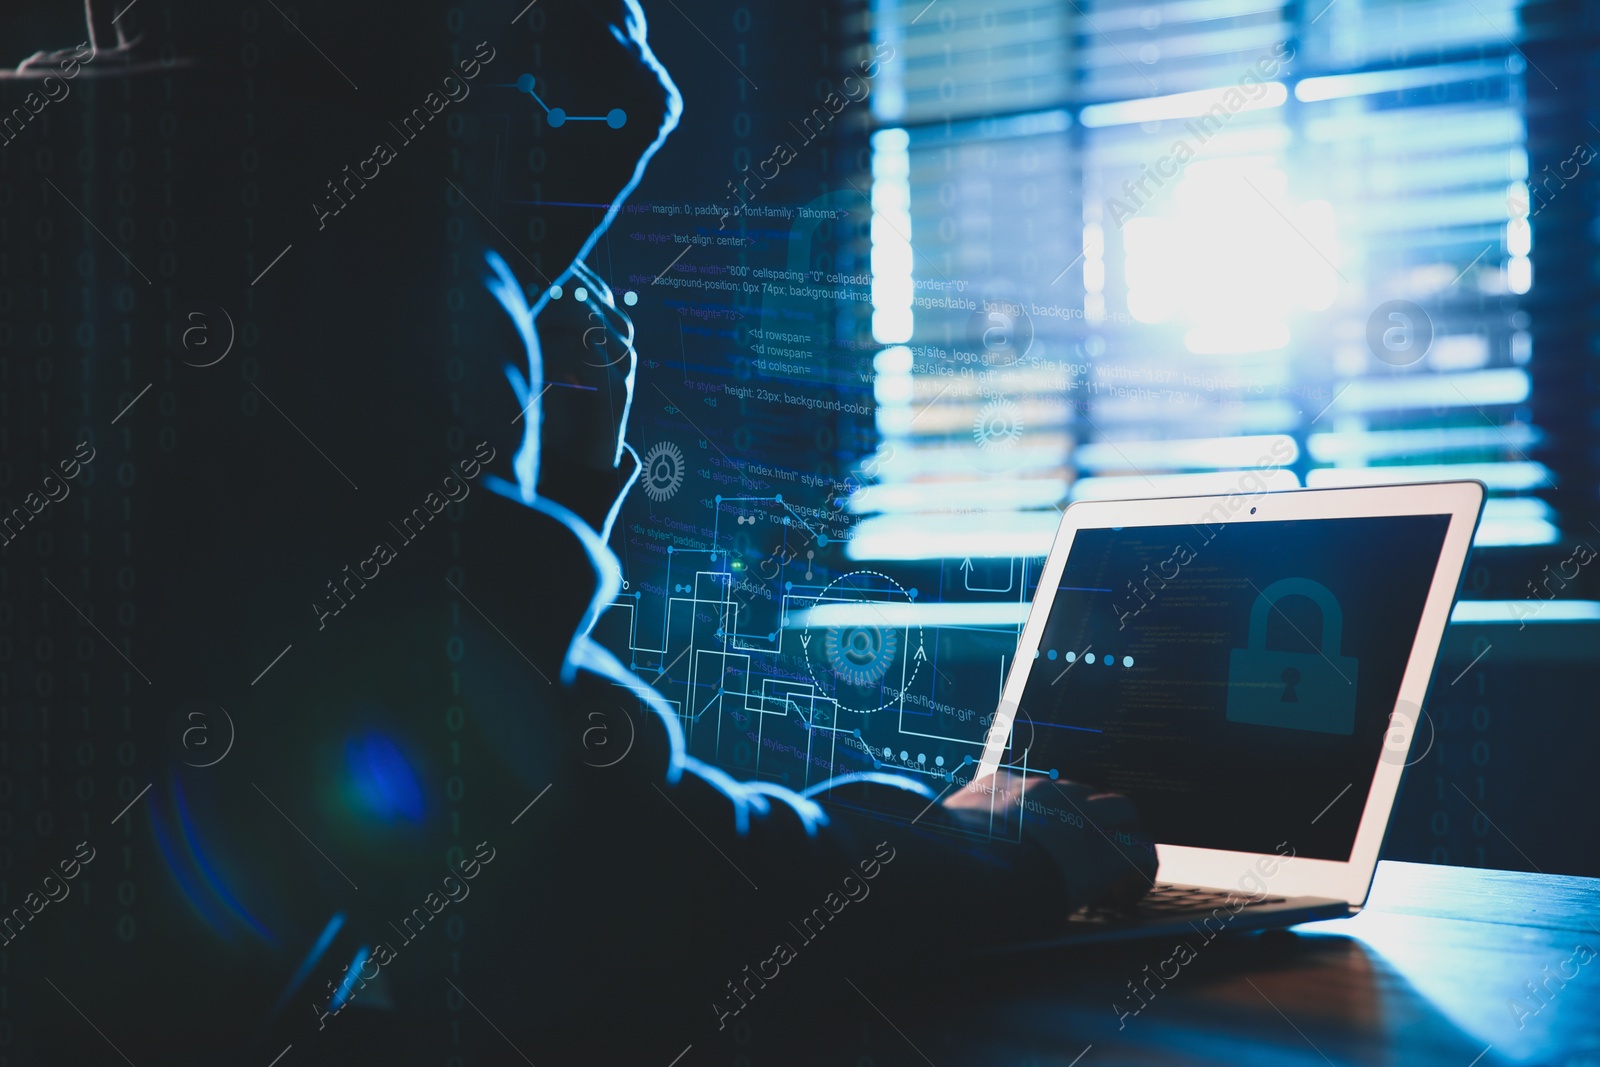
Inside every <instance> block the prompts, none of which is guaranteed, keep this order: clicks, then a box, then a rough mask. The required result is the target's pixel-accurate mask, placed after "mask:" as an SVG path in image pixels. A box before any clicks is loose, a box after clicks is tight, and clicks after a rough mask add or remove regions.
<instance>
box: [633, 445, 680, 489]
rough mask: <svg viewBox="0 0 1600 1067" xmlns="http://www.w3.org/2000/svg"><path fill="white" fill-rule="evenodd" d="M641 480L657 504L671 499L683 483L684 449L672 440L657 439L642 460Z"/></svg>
mask: <svg viewBox="0 0 1600 1067" xmlns="http://www.w3.org/2000/svg"><path fill="white" fill-rule="evenodd" d="M641 466H642V467H643V469H642V470H641V471H640V472H639V481H640V482H641V483H643V485H644V495H645V496H647V497H649V498H650V499H651V500H654V501H655V502H656V503H657V504H659V503H661V502H662V501H664V500H670V499H671V498H672V495H673V494H674V493H676V492H677V491H678V487H679V486H681V485H682V484H683V469H684V464H683V450H682V449H680V448H679V447H678V446H677V445H675V444H673V443H672V442H671V441H657V442H656V443H655V444H654V445H652V446H650V451H648V452H646V453H645V454H644V459H643V460H642V461H641Z"/></svg>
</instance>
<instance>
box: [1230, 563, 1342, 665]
mask: <svg viewBox="0 0 1600 1067" xmlns="http://www.w3.org/2000/svg"><path fill="white" fill-rule="evenodd" d="M1286 596H1304V597H1310V598H1311V599H1312V600H1314V601H1316V604H1317V608H1318V609H1319V610H1320V611H1321V612H1322V654H1323V655H1324V656H1327V657H1328V658H1329V659H1333V658H1335V657H1337V656H1339V655H1340V654H1341V652H1340V650H1341V648H1342V646H1343V637H1344V609H1343V608H1341V607H1340V606H1339V601H1338V599H1337V598H1336V597H1335V596H1334V595H1333V594H1332V593H1331V592H1329V591H1328V587H1327V586H1325V585H1322V584H1321V583H1319V582H1313V581H1312V580H1311V579H1310V578H1280V579H1278V580H1277V581H1275V582H1273V583H1272V584H1271V585H1269V586H1267V587H1266V588H1265V589H1263V590H1261V595H1260V596H1258V597H1256V602H1255V603H1254V604H1252V605H1251V606H1250V636H1249V646H1250V647H1251V648H1252V649H1261V650H1263V651H1265V650H1266V647H1267V615H1268V614H1269V613H1270V612H1271V611H1272V609H1273V607H1274V606H1275V605H1276V604H1277V603H1278V601H1279V600H1281V599H1283V598H1284V597H1286Z"/></svg>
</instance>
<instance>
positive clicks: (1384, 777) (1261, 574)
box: [977, 472, 1484, 906]
mask: <svg viewBox="0 0 1600 1067" xmlns="http://www.w3.org/2000/svg"><path fill="white" fill-rule="evenodd" d="M1246 473H1247V474H1248V472H1246ZM1483 500H1484V487H1483V485H1482V484H1481V483H1479V482H1441V483H1431V484H1421V485H1397V486H1370V487H1359V488H1346V489H1306V490H1295V491H1290V492H1264V491H1258V492H1247V491H1246V490H1245V489H1244V488H1241V489H1240V491H1239V492H1236V493H1232V494H1228V495H1227V496H1207V497H1178V498H1167V499H1149V500H1124V501H1086V502H1081V503H1075V504H1072V505H1071V506H1069V507H1068V508H1067V509H1066V512H1065V514H1064V515H1063V517H1062V520H1061V526H1060V529H1059V531H1058V532H1057V535H1056V539H1055V542H1054V544H1053V545H1052V547H1051V550H1050V555H1049V557H1048V558H1047V560H1046V562H1045V565H1044V569H1043V571H1042V573H1041V575H1040V578H1039V585H1038V590H1037V592H1036V594H1035V597H1034V600H1033V605H1032V608H1031V609H1030V611H1029V615H1028V620H1027V623H1026V624H1025V626H1024V627H1023V632H1022V638H1021V641H1020V643H1019V646H1018V650H1017V656H1016V659H1015V660H1014V662H1013V665H1012V668H1011V670H1010V671H1009V673H1008V674H1007V677H1006V681H1005V684H1004V687H1003V689H1002V692H1001V701H1000V705H999V707H998V709H997V710H996V712H995V716H994V719H993V721H992V723H991V725H990V728H989V731H988V734H987V735H986V739H985V743H984V750H983V755H982V758H981V760H980V762H979V767H978V771H977V777H978V778H980V779H981V778H983V777H986V776H988V775H990V774H993V773H994V772H995V770H997V769H1000V768H1004V769H1007V770H1011V771H1013V772H1018V773H1024V772H1025V773H1029V774H1033V773H1051V774H1054V775H1057V776H1059V777H1060V778H1063V779H1071V780H1078V781H1085V782H1092V783H1094V784H1096V785H1098V786H1101V787H1102V788H1105V789H1108V790H1114V791H1116V792H1120V793H1124V794H1126V795H1127V796H1129V797H1130V798H1131V799H1133V800H1134V802H1135V803H1136V804H1137V805H1138V807H1139V811H1140V817H1141V820H1142V823H1143V826H1144V829H1145V830H1146V831H1147V832H1148V833H1150V834H1151V835H1152V836H1153V837H1154V838H1155V840H1156V842H1157V845H1156V848H1157V854H1158V858H1159V859H1160V863H1161V877H1162V879H1163V880H1164V881H1171V882H1180V883H1189V884H1197V885H1211V886H1232V885H1235V884H1237V883H1239V882H1240V880H1241V878H1242V877H1244V876H1245V874H1246V872H1248V871H1250V870H1252V869H1254V870H1255V871H1256V872H1257V877H1258V879H1259V880H1260V881H1264V882H1266V883H1267V885H1266V889H1267V890H1268V891H1270V892H1271V893H1273V894H1274V895H1279V896H1299V895H1313V896H1323V897H1332V898H1336V899H1339V898H1342V899H1344V900H1346V901H1348V902H1350V903H1351V904H1352V905H1355V906H1360V905H1361V904H1362V903H1363V902H1364V901H1365V900H1366V896H1367V891H1368V889H1369V887H1370V886H1371V883H1372V874H1373V871H1374V869H1375V868H1376V865H1377V861H1378V850H1379V848H1380V846H1381V845H1382V842H1383V835H1384V831H1385V829H1386V828H1387V825H1388V820H1389V813H1390V810H1391V808H1392V807H1393V804H1394V798H1395V793H1396V791H1397V790H1398V788H1399V785H1400V776H1401V772H1402V771H1403V770H1404V767H1405V765H1406V759H1407V753H1408V752H1409V750H1410V746H1411V739H1412V733H1413V727H1414V726H1415V725H1416V721H1417V720H1418V719H1419V718H1421V712H1420V709H1421V707H1422V705H1423V701H1424V698H1425V696H1426V694H1427V690H1428V684H1429V680H1430V678H1431V676H1432V674H1433V667H1434V660H1435V657H1436V655H1437V653H1438V650H1439V644H1440V641H1441V639H1442V637H1443V635H1444V628H1445V625H1446V623H1447V622H1448V621H1449V618H1450V611H1451V607H1452V605H1453V604H1454V601H1455V597H1456V592H1457V590H1458V588H1459V586H1460V581H1461V575H1462V571H1463V568H1464V567H1465V564H1466V559H1467V553H1468V550H1469V548H1470V546H1471V543H1472V535H1473V531H1474V530H1475V529H1476V527H1477V523H1478V517H1479V514H1480V512H1481V510H1482V507H1483ZM1285 857H1292V858H1289V859H1287V860H1286V861H1285Z"/></svg>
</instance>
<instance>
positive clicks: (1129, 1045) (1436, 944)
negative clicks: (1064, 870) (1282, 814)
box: [864, 863, 1600, 1067]
mask: <svg viewBox="0 0 1600 1067" xmlns="http://www.w3.org/2000/svg"><path fill="white" fill-rule="evenodd" d="M1195 940H1196V941H1197V942H1198V940H1199V939H1198V938H1197V939H1195ZM1171 954H1172V946H1170V945H1168V944H1165V943H1163V942H1154V943H1142V944H1131V945H1120V946H1106V947H1102V948H1088V947H1085V948H1082V949H1077V950H1072V951H1066V952H1061V953H1057V954H1053V955H1051V956H1049V957H1046V958H1033V957H1030V958H1027V959H1013V960H1010V961H1007V962H1005V963H1003V964H999V965H995V966H994V967H993V968H992V969H987V970H986V971H985V973H984V974H982V975H981V976H975V977H977V981H976V982H975V983H974V984H975V986H976V989H975V990H974V996H975V1000H976V1003H970V1004H969V1006H968V1007H967V1008H965V1009H961V1010H959V1011H958V1012H957V1013H955V1015H956V1017H955V1018H953V1019H952V1017H951V1015H950V1014H948V1012H949V1008H950V1005H949V1004H946V1005H944V1011H945V1012H946V1013H947V1014H945V1015H944V1016H943V1017H939V1016H938V1015H936V1014H934V1013H932V1012H930V1013H929V1014H927V1015H925V1016H924V1014H923V1013H922V1012H917V1011H913V1012H912V1013H911V1014H912V1017H911V1018H896V1019H894V1024H895V1025H896V1026H899V1027H900V1028H902V1030H903V1035H902V1038H901V1040H904V1041H907V1042H912V1041H914V1042H915V1043H916V1049H917V1051H916V1052H915V1053H912V1051H911V1049H910V1048H909V1047H908V1046H907V1045H902V1046H901V1049H902V1051H903V1052H904V1053H906V1055H905V1057H904V1060H903V1062H907V1063H921V1062H924V1061H926V1062H930V1063H932V1064H934V1065H936V1067H952V1065H956V1064H1008V1065H1018V1067H1022V1065H1028V1067H1046V1065H1050V1067H1068V1065H1070V1064H1073V1063H1077V1064H1078V1067H1109V1065H1115V1064H1141V1065H1143V1064H1180V1063H1181V1064H1194V1063H1200V1064H1213V1063H1214V1064H1227V1065H1229V1067H1250V1065H1255V1064H1261V1065H1269V1064H1270V1065H1274V1067H1276V1065H1285V1064H1287V1065H1298V1064H1306V1065H1312V1067H1325V1065H1329V1064H1335V1065H1341V1067H1342V1065H1343V1064H1362V1065H1368V1064H1397V1065H1399V1064H1404V1065H1408V1067H1409V1065H1433V1064H1438V1065H1441V1067H1473V1065H1475V1067H1493V1065H1498V1064H1549V1065H1552V1067H1555V1065H1560V1067H1591V1065H1592V1067H1600V880H1593V879H1586V878H1569V877H1560V876H1552V875H1538V874H1521V873H1512V872H1506V871H1490V870H1478V869H1472V868H1464V867H1437V866H1428V865H1422V864H1412V863H1383V864H1381V865H1380V866H1379V868H1378V874H1377V880H1376V882H1375V884H1374V886H1373V891H1372V896H1371V899H1370V901H1369V903H1368V907H1367V908H1366V910H1364V911H1363V912H1362V913H1361V914H1360V915H1358V916H1356V917H1354V918H1352V919H1346V920H1338V921H1333V922H1323V923H1311V924H1307V925H1305V926H1301V927H1298V928H1297V929H1296V931H1295V932H1294V933H1293V934H1287V933H1277V934H1271V935H1265V936H1243V937H1238V938H1234V939H1226V938H1224V939H1218V940H1216V941H1214V942H1212V943H1210V944H1206V945H1202V946H1201V947H1200V948H1199V951H1198V953H1197V955H1196V957H1195V958H1194V959H1193V960H1192V961H1191V962H1189V963H1188V964H1187V965H1186V966H1183V967H1182V968H1181V970H1180V971H1179V973H1178V974H1177V976H1176V977H1175V978H1173V979H1172V980H1171V981H1169V982H1167V983H1166V988H1165V989H1160V988H1159V986H1157V985H1155V984H1154V983H1153V984H1152V988H1155V989H1157V992H1156V994H1155V995H1154V996H1153V997H1152V998H1150V1000H1149V1003H1148V1004H1147V1005H1146V1006H1144V1007H1143V1008H1142V1009H1141V1010H1140V1011H1139V1012H1138V1013H1137V1014H1128V1015H1126V1016H1123V1017H1120V1018H1119V1014H1118V1011H1117V1009H1116V1008H1115V1007H1113V1004H1114V1003H1115V1004H1121V1005H1122V1006H1123V1008H1124V1009H1126V1008H1128V1007H1130V1006H1136V1005H1137V1004H1138V1003H1139V1002H1138V1001H1136V1000H1135V999H1134V998H1133V996H1132V994H1131V993H1130V992H1129V989H1128V986H1127V983H1128V982H1130V981H1134V982H1137V981H1140V980H1142V979H1143V978H1144V977H1145V973H1146V972H1145V971H1144V969H1143V968H1144V967H1145V966H1146V965H1149V966H1150V968H1151V969H1152V971H1155V970H1157V969H1158V965H1159V964H1161V962H1162V961H1163V960H1166V959H1167V958H1168V957H1169V956H1170V955H1171ZM1168 973H1171V970H1170V968H1168ZM1563 975H1565V977H1564V978H1563ZM1529 983H1531V986H1532V987H1533V988H1535V989H1537V991H1538V998H1537V999H1536V997H1535V995H1534V993H1533V992H1530V985H1529ZM864 1014H867V1015H870V1013H864ZM918 1016H921V1017H918ZM885 1029H887V1028H885ZM883 1036H884V1038H885V1040H884V1042H883V1043H882V1044H880V1045H879V1050H880V1058H879V1060H878V1062H879V1063H882V1062H885V1061H886V1060H892V1061H893V1062H897V1063H898V1062H902V1060H901V1059H900V1057H899V1056H897V1055H892V1054H891V1055H889V1056H883V1055H882V1053H886V1052H888V1048H887V1045H888V1044H889V1043H891V1042H892V1041H893V1040H895V1039H894V1038H892V1037H891V1036H890V1035H889V1034H884V1035H883ZM1079 1057H1081V1059H1079Z"/></svg>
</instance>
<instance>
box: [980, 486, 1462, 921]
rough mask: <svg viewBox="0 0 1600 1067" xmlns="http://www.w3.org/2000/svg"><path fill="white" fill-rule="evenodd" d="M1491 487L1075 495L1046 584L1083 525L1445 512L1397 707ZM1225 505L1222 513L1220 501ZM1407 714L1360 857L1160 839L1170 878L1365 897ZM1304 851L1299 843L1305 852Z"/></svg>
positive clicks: (1445, 614)
mask: <svg viewBox="0 0 1600 1067" xmlns="http://www.w3.org/2000/svg"><path fill="white" fill-rule="evenodd" d="M1485 493H1486V490H1485V488H1484V485H1483V483H1481V482H1476V481H1460V482H1430V483H1422V484H1409V485H1376V486H1359V487H1352V488H1341V489H1295V490H1288V491H1281V492H1260V493H1230V494H1227V495H1226V496H1190V497H1166V498H1158V499H1143V500H1092V501H1082V502H1079V503H1074V504H1070V505H1068V507H1067V508H1066V511H1065V512H1064V513H1063V515H1062V517H1061V526H1060V528H1059V529H1058V530H1057V531H1056V537H1055V541H1054V543H1053V544H1052V545H1051V547H1050V555H1049V556H1048V557H1047V558H1046V560H1045V565H1044V570H1043V571H1042V572H1041V573H1040V575H1039V584H1038V588H1039V589H1053V588H1055V587H1056V586H1057V585H1058V584H1059V583H1060V580H1061V572H1062V570H1063V569H1064V568H1065V567H1066V562H1067V555H1068V553H1069V552H1070V551H1071V549H1072V541H1073V537H1074V536H1075V535H1076V534H1077V532H1078V531H1079V530H1084V529H1104V528H1108V527H1129V526H1184V525H1189V524H1208V525H1212V526H1216V525H1218V524H1219V523H1220V522H1223V521H1226V522H1227V523H1230V524H1231V523H1241V524H1242V523H1247V522H1281V521H1284V520H1286V519H1331V518H1365V517H1372V516H1385V515H1445V514H1448V515H1449V516H1450V527H1449V530H1448V531H1447V532H1446V534H1445V539H1444V545H1443V547H1442V548H1441V550H1440V553H1439V564H1438V567H1437V568H1436V569H1435V571H1434V576H1433V583H1432V585H1431V586H1429V589H1428V600H1427V604H1426V605H1425V606H1424V607H1423V610H1422V619H1421V622H1420V623H1419V624H1418V626H1417V635H1416V639H1415V640H1414V641H1413V643H1412V646H1411V658H1410V660H1409V661H1408V662H1407V663H1406V671H1405V676H1404V678H1403V679H1402V680H1401V682H1400V692H1399V695H1398V696H1397V698H1396V706H1397V707H1400V706H1405V705H1407V704H1409V705H1410V706H1411V707H1417V708H1420V707H1422V706H1423V698H1424V697H1425V696H1426V695H1427V690H1428V683H1429V680H1430V679H1431V678H1432V676H1433V667H1434V660H1435V659H1436V658H1437V656H1438V652H1439V646H1440V642H1441V641H1442V639H1443V637H1444V628H1445V625H1446V624H1447V623H1448V622H1449V621H1450V610H1451V608H1452V606H1453V605H1454V603H1455V597H1456V592H1457V590H1458V589H1459V588H1460V584H1461V575H1462V572H1463V570H1464V568H1465V566H1466V560H1467V553H1468V551H1469V549H1470V548H1471V546H1472V535H1473V533H1474V531H1475V530H1476V529H1477V525H1478V518H1479V515H1480V514H1481V512H1482V510H1483V501H1484V497H1485ZM1219 506H1220V507H1221V508H1223V509H1224V512H1221V513H1219V512H1218V511H1217V510H1216V509H1217V508H1218V507H1219ZM1053 599H1054V598H1053V597H1050V596H1038V597H1035V599H1034V601H1033V606H1032V608H1031V609H1030V610H1029V612H1028V620H1027V622H1026V624H1025V625H1024V626H1023V629H1022V637H1021V639H1020V641H1019V642H1018V645H1017V654H1016V658H1015V659H1014V660H1013V661H1012V666H1011V670H1010V671H1009V672H1008V674H1007V676H1006V681H1005V685H1004V687H1003V688H1002V690H1001V699H1000V706H999V708H998V710H997V711H996V712H995V716H994V721H993V723H992V724H991V725H990V727H989V733H988V735H987V737H986V739H985V742H984V748H983V756H982V757H981V759H980V761H979V766H978V772H977V777H978V778H980V779H981V778H985V777H987V776H989V775H991V774H993V773H994V772H995V770H996V768H997V767H998V765H999V763H1000V761H1001V757H1002V755H1003V753H1004V751H1005V747H1006V742H1007V739H1008V737H1009V736H1010V733H1011V723H1012V720H1013V718H1014V717H1015V715H1016V710H1017V707H1018V706H1019V705H1020V703H1021V700H1022V692H1023V689H1024V688H1025V687H1026V686H1027V684H1028V675H1029V673H1030V672H1031V671H1032V669H1033V665H1034V662H1035V660H1034V652H1035V650H1036V649H1037V648H1038V647H1039V641H1040V638H1041V637H1042V635H1043V633H1044V628H1045V622H1046V620H1047V619H1048V618H1049V615H1050V608H1051V603H1052V601H1053ZM1410 718H1411V717H1410V716H1406V715H1398V716H1392V717H1391V720H1390V727H1389V732H1388V734H1387V735H1386V737H1385V741H1384V748H1383V752H1382V754H1381V757H1380V759H1379V761H1378V764H1377V770H1376V773H1375V774H1374V776H1373V779H1372V786H1371V789H1370V790H1369V791H1368V794H1367V805H1366V809H1365V810H1364V811H1363V812H1362V814H1361V825H1360V827H1359V829H1358V830H1357V831H1356V839H1355V845H1354V847H1353V848H1352V849H1351V853H1350V859H1349V860H1348V861H1347V862H1343V863H1339V862H1335V861H1331V860H1316V859H1308V858H1305V857H1302V856H1298V855H1296V856H1294V858H1292V859H1290V860H1288V861H1286V862H1285V861H1283V859H1282V856H1283V855H1289V854H1290V852H1289V850H1290V849H1293V848H1294V847H1295V842H1294V841H1293V840H1289V841H1287V842H1286V844H1285V845H1284V846H1283V848H1282V855H1279V854H1277V853H1261V854H1258V853H1252V852H1228V851H1224V850H1221V849H1209V848H1193V847H1189V846H1184V845H1167V844H1162V843H1160V842H1157V843H1156V855H1157V858H1158V859H1159V861H1160V864H1161V872H1160V878H1161V880H1162V881H1163V882H1176V883H1180V884H1185V885H1202V886H1214V887H1223V888H1226V887H1232V886H1236V885H1238V884H1239V883H1240V880H1241V878H1243V877H1244V875H1245V873H1246V872H1247V871H1252V870H1254V871H1256V872H1257V876H1258V877H1259V878H1260V879H1261V881H1264V882H1265V883H1266V884H1267V891H1268V892H1270V893H1271V894H1273V895H1274V896H1284V897H1294V896H1317V897H1327V898H1331V899H1335V900H1345V901H1348V902H1349V904H1350V905H1351V906H1352V907H1355V908H1359V907H1361V906H1362V905H1363V904H1364V903H1365V902H1366V899H1367V892H1368V890H1369V889H1370V888H1371V886H1372V875H1373V872H1374V871H1375V870H1376V869H1377V864H1378V850H1379V848H1381V847H1382V845H1383V836H1384V833H1385V831H1386V830H1387V829H1388V824H1389V812H1390V810H1391V809H1392V808H1393V806H1394V798H1395V794H1396V793H1397V792H1398V790H1399V788H1400V777H1401V774H1402V773H1403V771H1404V770H1405V764H1406V759H1405V755H1406V753H1408V752H1409V751H1410V748H1411V740H1412V734H1413V728H1414V726H1415V725H1416V724H1415V723H1414V722H1411V721H1409V719H1410ZM1297 851H1298V850H1297Z"/></svg>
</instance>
